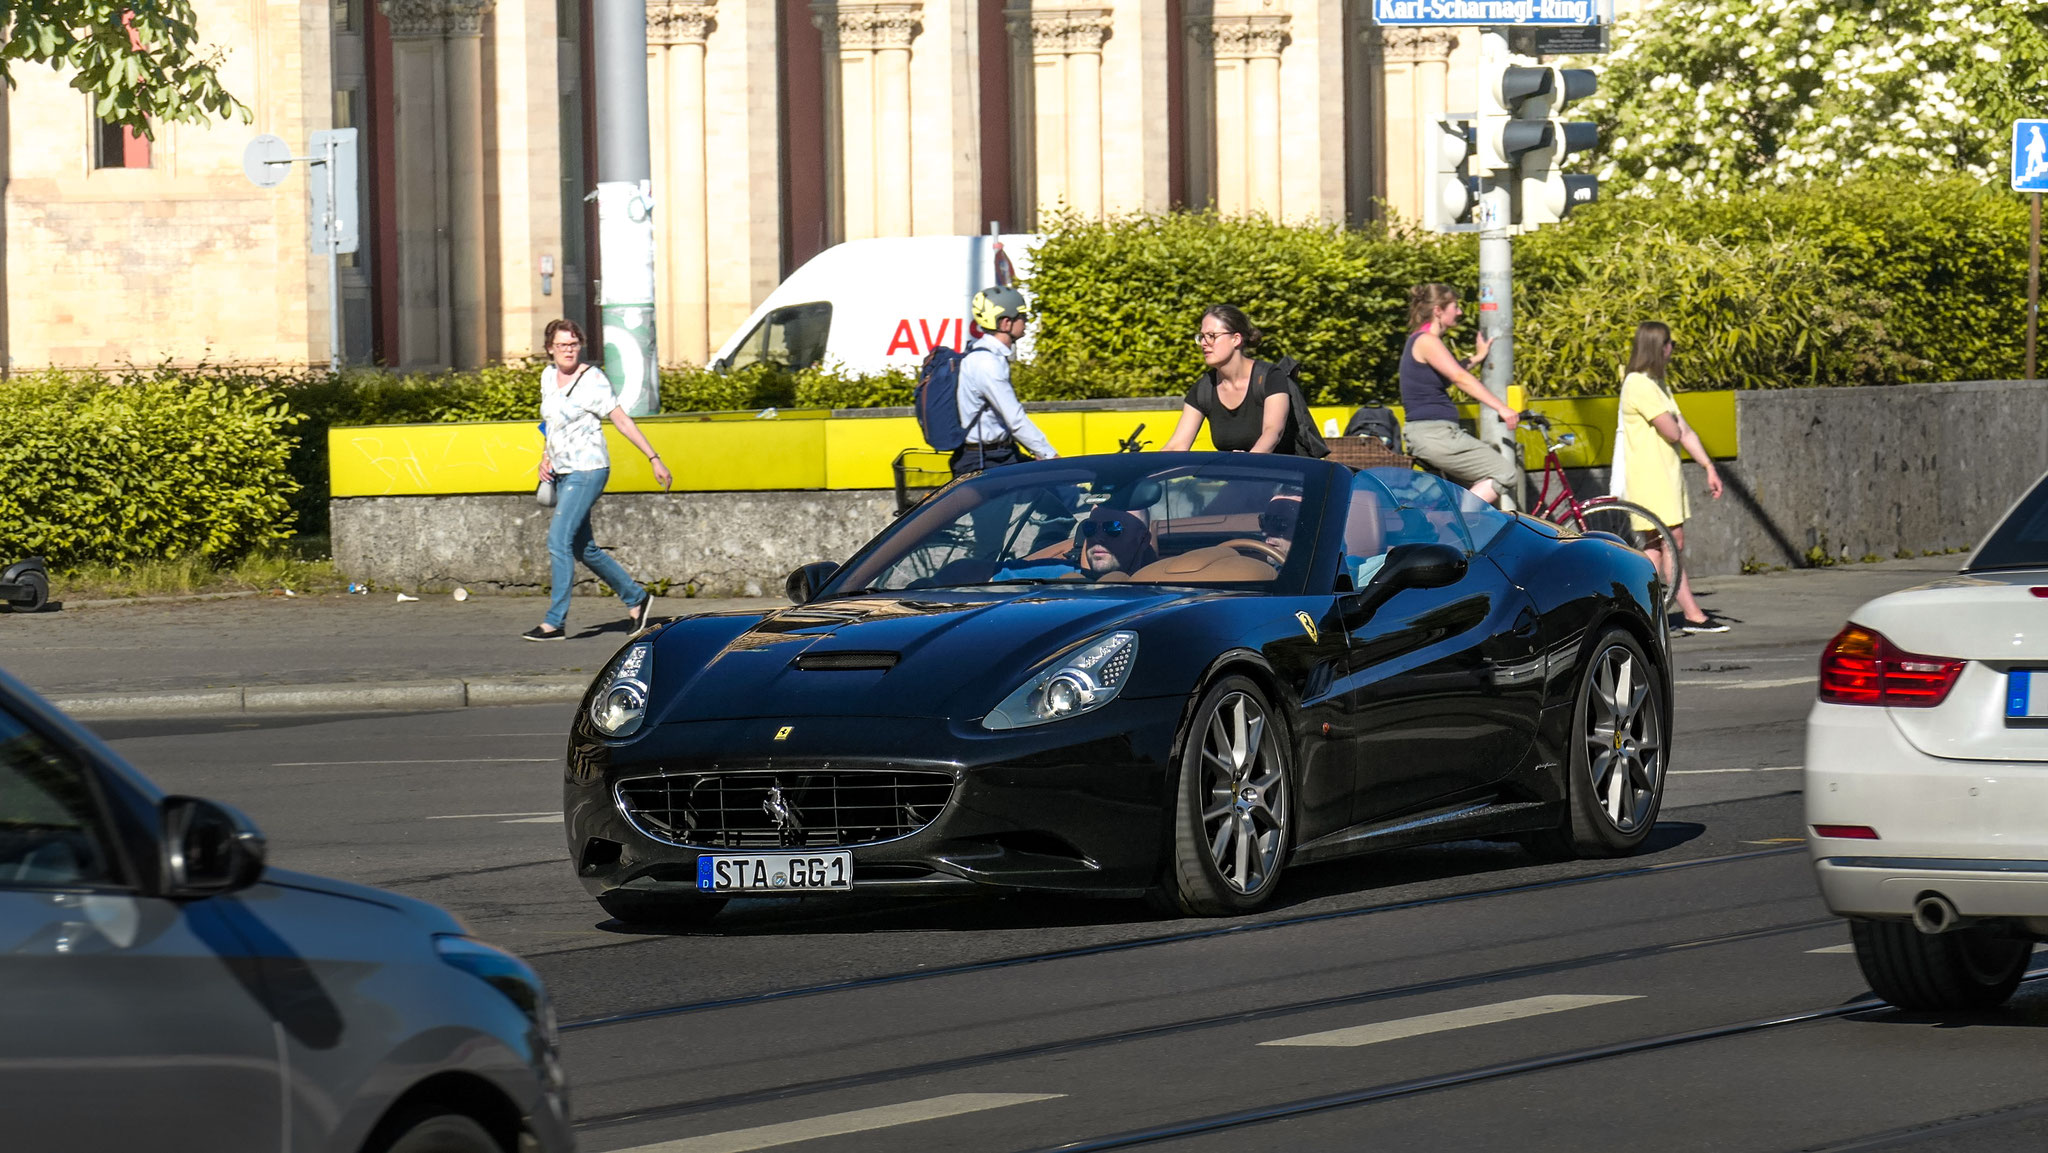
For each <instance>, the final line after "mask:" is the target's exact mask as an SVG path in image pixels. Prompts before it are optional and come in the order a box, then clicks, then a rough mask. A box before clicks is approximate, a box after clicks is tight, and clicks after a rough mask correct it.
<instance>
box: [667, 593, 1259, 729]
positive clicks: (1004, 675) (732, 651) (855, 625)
mask: <svg viewBox="0 0 2048 1153" xmlns="http://www.w3.org/2000/svg"><path fill="white" fill-rule="evenodd" d="M1217 595H1227V594H1217V593H1214V592H1204V591H1200V590H1190V589H1162V588H1159V587H1157V586H1146V587H1144V588H1132V587H1129V586H1122V587H1118V586H1111V587H1103V586H1092V587H1089V588H1085V589H1072V590H1067V589H1062V590H1059V591H1051V590H1047V589H1044V588H1038V587H1032V588H1026V589H1018V590H1011V589H970V590H959V589H948V590H920V591H917V592H904V593H877V594H865V595H861V596H854V597H843V598H836V599H832V600H825V601H817V602H813V603H811V604H807V605H798V606H795V607H792V608H787V609H783V610H781V611H780V612H775V613H770V614H768V615H766V616H754V615H752V614H749V615H747V616H744V617H716V616H708V617H698V618H692V619H689V620H684V621H679V622H677V623H676V624H675V625H672V626H670V627H669V628H667V629H664V630H663V631H662V633H661V634H660V636H659V638H658V639H657V641H656V648H655V660H654V667H655V685H656V690H655V696H656V700H655V702H653V703H654V707H655V709H656V710H657V712H658V715H659V717H660V719H661V721H662V722H663V723H670V722H677V721H707V720H731V719H735V718H759V717H781V718H789V717H802V716H864V717H947V716H979V715H981V714H982V713H983V712H986V711H987V710H988V709H989V708H992V707H993V706H994V705H995V704H996V703H997V702H999V701H1000V700H1001V699H1002V697H1003V696H1004V695H1006V694H1008V693H1009V692H1011V691H1012V690H1014V689H1015V688H1016V687H1017V685H1018V684H1019V683H1021V682H1022V681H1023V679H1024V677H1025V676H1026V675H1027V674H1028V673H1030V672H1031V671H1032V670H1033V669H1035V668H1037V667H1038V666H1040V665H1041V664H1042V663H1043V662H1044V661H1046V660H1047V659H1049V658H1051V657H1052V656H1054V655H1055V654H1057V653H1059V652H1062V651H1064V650H1065V649H1067V648H1068V647H1069V646H1071V645H1074V644H1076V643H1078V642H1080V641H1082V640H1085V639H1087V638H1089V637H1091V636H1095V635H1097V634H1099V633H1102V632H1105V631H1108V630H1110V629H1114V628H1120V627H1135V626H1136V625H1137V624H1138V623H1139V622H1140V621H1141V619H1143V618H1148V617H1151V616H1154V615H1155V614H1157V613H1159V612H1160V611H1162V610H1165V609H1167V608H1170V607H1173V606H1176V605H1180V604H1184V603H1187V602H1189V601H1193V600H1199V599H1202V598H1204V597H1213V596H1217ZM1139 659H1140V661H1141V662H1142V661H1143V659H1144V658H1143V657H1142V656H1140V658H1139Z"/></svg>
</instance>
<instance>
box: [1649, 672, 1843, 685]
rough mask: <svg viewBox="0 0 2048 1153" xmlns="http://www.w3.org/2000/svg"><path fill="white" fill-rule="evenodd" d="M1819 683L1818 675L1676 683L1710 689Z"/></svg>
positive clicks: (1693, 678)
mask: <svg viewBox="0 0 2048 1153" xmlns="http://www.w3.org/2000/svg"><path fill="white" fill-rule="evenodd" d="M1819 682H1820V677H1819V675H1818V674H1816V675H1814V676H1810V677H1778V678H1776V679H1773V680H1768V681H1710V680H1705V679H1703V678H1700V677H1692V678H1689V679H1686V680H1681V681H1676V682H1674V683H1676V684H1681V685H1699V686H1702V687H1705V688H1710V689H1784V688H1790V687H1792V686H1793V685H1811V684H1818V683H1819Z"/></svg>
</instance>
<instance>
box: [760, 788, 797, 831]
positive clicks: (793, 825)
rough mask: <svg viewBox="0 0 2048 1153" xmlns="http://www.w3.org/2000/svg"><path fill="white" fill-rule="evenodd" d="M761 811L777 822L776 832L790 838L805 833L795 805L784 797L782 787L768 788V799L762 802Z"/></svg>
mask: <svg viewBox="0 0 2048 1153" xmlns="http://www.w3.org/2000/svg"><path fill="white" fill-rule="evenodd" d="M761 811H762V812H764V813H766V814H768V819H769V820H771V821H774V822H775V831H776V832H778V833H781V834H783V835H784V836H789V835H792V834H795V833H801V832H803V831H804V823H803V820H802V819H801V816H800V814H799V813H798V812H797V808H796V806H795V805H792V804H790V803H789V798H787V797H785V796H783V795H782V786H781V785H770V786H768V799H767V800H765V801H762V802H761Z"/></svg>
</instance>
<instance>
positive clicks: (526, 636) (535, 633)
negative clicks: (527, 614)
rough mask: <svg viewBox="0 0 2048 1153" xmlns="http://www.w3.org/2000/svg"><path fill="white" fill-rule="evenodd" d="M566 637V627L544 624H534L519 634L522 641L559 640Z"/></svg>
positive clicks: (567, 631)
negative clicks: (553, 627) (553, 626)
mask: <svg viewBox="0 0 2048 1153" xmlns="http://www.w3.org/2000/svg"><path fill="white" fill-rule="evenodd" d="M568 638H569V630H568V629H551V628H549V627H547V626H546V625H535V626H533V627H532V628H530V629H527V630H526V631H525V632H523V633H520V634H519V639H520V640H522V641H560V640H567V639H568Z"/></svg>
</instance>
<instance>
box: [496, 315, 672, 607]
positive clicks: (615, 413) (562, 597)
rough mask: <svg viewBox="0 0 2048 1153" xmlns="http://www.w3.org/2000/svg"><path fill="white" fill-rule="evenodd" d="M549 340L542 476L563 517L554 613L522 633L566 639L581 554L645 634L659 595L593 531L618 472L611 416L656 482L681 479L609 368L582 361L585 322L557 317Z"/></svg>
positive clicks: (552, 588)
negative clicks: (594, 516) (608, 440)
mask: <svg viewBox="0 0 2048 1153" xmlns="http://www.w3.org/2000/svg"><path fill="white" fill-rule="evenodd" d="M543 339H544V341H545V344H546V347H547V351H548V366H547V367H546V368H544V369H542V370H541V374H540V414H541V417H542V420H543V421H544V424H543V428H544V429H545V430H546V431H545V433H544V435H545V436H546V438H547V444H546V446H545V447H544V448H543V449H542V450H541V455H540V479H542V480H549V481H553V482H554V485H555V488H554V500H555V515H554V519H553V520H552V521H550V522H549V523H548V583H549V590H548V615H547V619H546V620H543V621H542V622H541V623H540V624H538V625H535V626H534V627H533V628H530V629H528V630H526V631H525V632H523V633H521V634H519V635H520V636H521V637H522V638H523V639H525V640H529V641H558V640H561V639H562V638H563V637H566V636H567V635H569V634H568V630H567V629H566V628H565V627H564V626H565V625H566V624H567V623H568V620H569V590H570V587H571V585H572V584H573V583H574V581H575V578H576V562H577V561H578V560H581V561H582V562H583V567H585V568H587V569H589V570H590V571H591V572H593V573H595V574H596V575H597V578H598V579H599V580H601V581H603V582H604V583H606V584H608V585H610V586H611V587H612V590H613V591H614V592H616V593H617V594H618V596H619V599H620V600H621V601H623V602H625V605H626V623H627V625H628V626H629V627H630V628H631V629H632V630H633V631H634V632H639V631H640V630H641V629H642V628H644V627H646V625H647V610H648V609H650V608H652V607H654V597H653V595H652V594H651V593H649V592H648V591H647V590H646V589H644V588H641V587H640V585H639V583H638V582H636V581H634V579H633V577H632V575H631V574H629V573H627V572H626V570H625V568H624V567H623V566H621V565H620V564H619V562H618V561H615V560H613V559H612V557H611V554H610V553H607V552H605V551H604V550H603V549H601V548H599V547H597V542H596V541H595V540H593V539H592V537H591V533H590V510H591V509H592V508H594V507H596V505H597V498H598V497H600V496H602V495H604V486H605V482H606V481H607V480H609V479H610V478H611V475H612V461H611V456H610V454H609V453H608V452H607V451H606V449H605V445H604V423H603V422H604V421H605V420H607V419H609V420H610V421H611V422H612V424H613V425H614V426H616V427H617V428H618V430H619V434H620V435H621V436H624V437H625V438H626V441H627V443H629V444H631V445H632V446H633V447H634V448H637V449H639V450H640V451H641V452H643V453H645V454H647V460H648V463H649V464H651V465H652V466H653V468H654V480H655V483H656V484H659V485H660V486H661V487H662V488H663V489H667V488H668V486H669V485H670V484H672V483H674V478H673V477H671V476H670V475H669V471H668V466H667V465H665V464H663V463H662V462H661V454H660V453H658V452H655V451H654V446H652V445H650V444H648V443H647V437H646V435H645V434H643V433H642V432H641V431H640V426H639V425H636V424H634V423H633V418H632V417H631V416H628V415H627V414H626V410H625V408H624V406H622V405H620V404H619V398H618V397H617V396H615V395H614V394H613V393H612V385H611V382H610V381H608V380H606V379H605V376H604V373H602V372H599V371H598V370H597V368H596V366H594V365H589V364H585V363H583V362H582V358H583V328H582V326H581V325H579V324H577V323H576V322H575V321H573V320H552V321H549V322H548V327H547V334H546V336H545V337H544V338H543Z"/></svg>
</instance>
